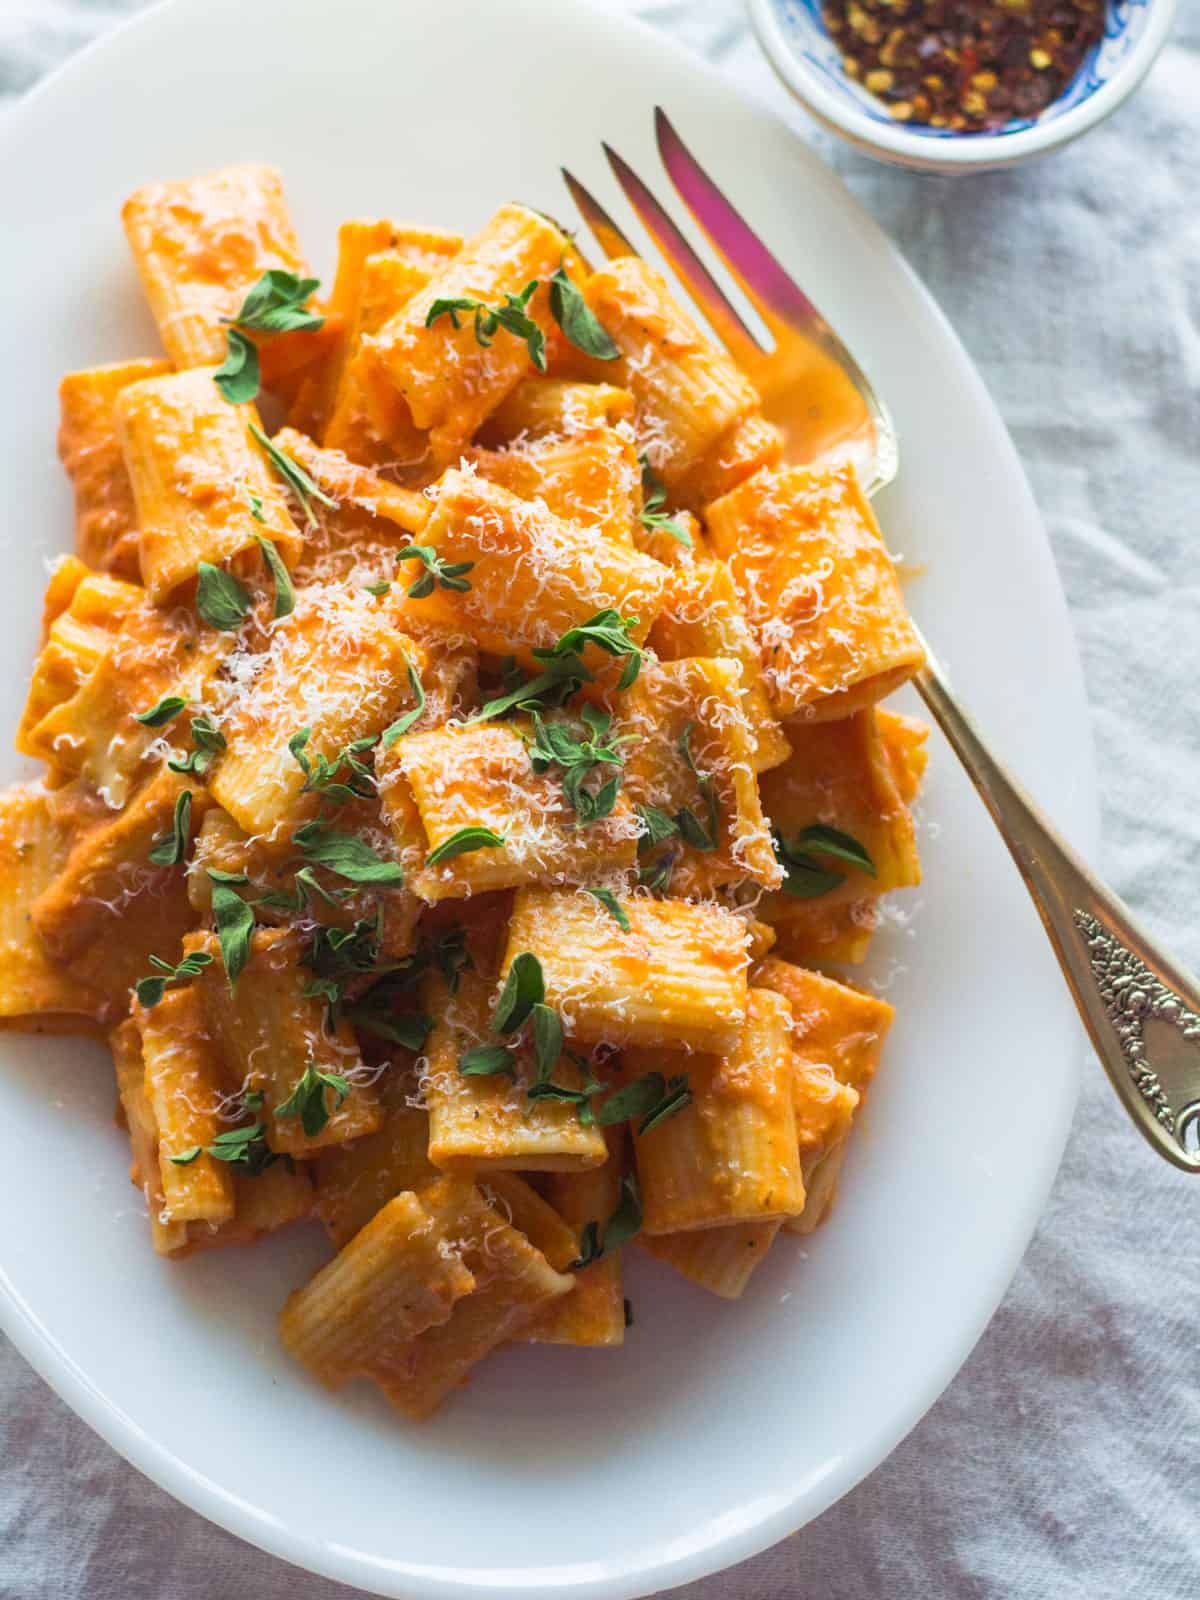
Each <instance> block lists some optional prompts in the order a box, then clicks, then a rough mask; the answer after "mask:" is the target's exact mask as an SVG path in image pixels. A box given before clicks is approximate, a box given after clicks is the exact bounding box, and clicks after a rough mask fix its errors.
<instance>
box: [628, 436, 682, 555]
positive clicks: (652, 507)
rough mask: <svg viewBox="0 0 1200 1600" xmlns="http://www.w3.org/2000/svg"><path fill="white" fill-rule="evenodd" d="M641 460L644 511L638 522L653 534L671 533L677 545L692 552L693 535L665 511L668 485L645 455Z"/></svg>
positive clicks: (640, 514) (639, 515)
mask: <svg viewBox="0 0 1200 1600" xmlns="http://www.w3.org/2000/svg"><path fill="white" fill-rule="evenodd" d="M639 460H640V461H641V464H642V509H641V511H640V512H639V513H638V521H639V522H640V523H641V525H642V527H643V528H648V529H649V530H650V532H651V533H669V534H670V535H671V537H672V539H674V540H675V541H676V543H677V544H681V545H683V547H684V549H685V550H690V549H691V548H692V536H691V534H690V533H689V532H688V531H687V529H686V528H685V527H684V526H683V524H682V523H681V522H676V521H675V520H674V519H673V518H672V517H670V516H668V515H667V513H666V512H665V511H664V510H663V507H664V506H665V505H666V503H667V486H666V484H665V483H664V482H663V481H662V479H661V478H660V477H659V475H658V473H657V472H655V470H654V468H653V467H652V466H651V465H650V463H649V461H647V459H646V457H645V456H644V455H643V456H640V457H639Z"/></svg>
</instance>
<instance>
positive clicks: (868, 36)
mask: <svg viewBox="0 0 1200 1600" xmlns="http://www.w3.org/2000/svg"><path fill="white" fill-rule="evenodd" d="M824 15H825V26H826V27H827V28H828V29H829V32H830V34H831V35H832V37H833V38H834V40H835V41H836V43H837V45H838V47H839V49H840V50H841V52H842V66H843V68H844V69H845V72H846V75H847V76H848V77H850V78H853V79H854V80H855V81H856V82H858V83H861V84H862V85H863V87H864V88H865V89H867V90H868V91H869V92H870V93H871V94H873V95H875V96H876V97H877V98H878V99H879V100H881V101H882V102H883V103H884V105H885V106H886V107H887V109H888V111H889V112H890V113H891V115H892V116H893V117H895V119H896V120H897V122H921V123H925V124H927V125H928V126H930V127H934V128H950V129H952V130H954V131H955V132H963V133H967V132H974V131H977V130H979V129H981V128H997V127H1002V126H1003V125H1004V124H1005V123H1006V122H1010V121H1011V120H1012V119H1013V118H1014V117H1035V116H1037V114H1038V113H1039V112H1040V111H1044V110H1045V109H1046V107H1047V106H1048V105H1050V104H1052V102H1053V101H1055V100H1057V99H1058V97H1059V95H1060V94H1061V93H1062V91H1063V90H1064V89H1065V88H1066V86H1067V84H1068V83H1069V82H1070V81H1071V79H1072V78H1073V77H1074V76H1075V73H1076V72H1077V71H1078V70H1079V66H1080V64H1081V62H1082V61H1083V58H1084V56H1086V55H1087V53H1088V51H1089V50H1090V49H1091V48H1092V46H1093V45H1095V44H1098V43H1099V41H1100V39H1101V38H1102V37H1103V34H1104V0H825V7H824Z"/></svg>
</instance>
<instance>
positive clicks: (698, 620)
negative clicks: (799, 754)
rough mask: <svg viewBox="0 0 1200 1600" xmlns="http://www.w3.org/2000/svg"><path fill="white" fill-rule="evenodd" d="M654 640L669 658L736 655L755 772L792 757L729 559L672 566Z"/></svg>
mask: <svg viewBox="0 0 1200 1600" xmlns="http://www.w3.org/2000/svg"><path fill="white" fill-rule="evenodd" d="M650 645H651V647H652V648H653V649H654V650H655V651H656V652H657V654H658V655H660V656H661V657H662V659H663V660H664V661H680V660H682V659H684V658H685V657H687V656H721V657H724V658H725V659H726V660H729V661H736V662H737V663H738V664H739V665H740V667H741V669H742V677H741V685H740V693H741V698H742V708H743V710H744V711H745V713H746V721H747V722H748V723H749V724H750V733H751V737H752V739H753V741H754V753H753V758H752V759H753V766H754V770H755V772H766V771H767V770H768V769H769V768H771V767H777V766H779V765H780V763H781V762H783V761H786V760H787V758H788V753H789V751H790V749H791V746H790V745H789V744H788V742H787V738H786V737H785V735H784V732H783V729H782V728H781V727H780V725H779V723H778V722H777V721H776V719H775V716H774V714H773V713H772V711H771V706H770V702H769V701H768V699H767V694H766V690H765V688H764V687H763V679H762V670H761V667H760V664H759V658H758V650H757V648H756V646H755V644H754V640H753V638H752V637H751V634H750V628H749V626H748V624H747V622H746V617H745V613H744V612H743V611H742V605H741V601H740V600H739V599H738V595H737V590H736V588H735V587H734V583H733V577H732V575H731V574H730V571H729V568H728V566H727V565H726V564H725V562H723V561H696V562H694V563H691V564H689V565H687V566H678V567H674V568H672V570H671V576H670V578H669V579H668V580H667V586H666V588H665V590H664V591H663V605H662V610H661V611H660V612H659V614H658V616H657V617H656V618H655V622H654V626H653V628H652V629H651V630H650Z"/></svg>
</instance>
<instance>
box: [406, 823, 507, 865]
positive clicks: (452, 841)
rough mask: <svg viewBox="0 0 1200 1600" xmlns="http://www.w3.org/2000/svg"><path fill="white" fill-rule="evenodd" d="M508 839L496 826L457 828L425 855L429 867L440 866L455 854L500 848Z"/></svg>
mask: <svg viewBox="0 0 1200 1600" xmlns="http://www.w3.org/2000/svg"><path fill="white" fill-rule="evenodd" d="M506 842H507V841H506V840H505V837H504V835H503V834H502V833H497V832H496V831H495V829H494V828H483V827H468V828H456V829H455V830H454V832H453V833H452V834H451V835H450V837H449V838H448V839H443V840H442V842H441V844H439V845H436V846H435V847H434V848H433V849H432V850H431V851H430V852H429V854H428V855H427V856H426V857H425V865H426V866H427V867H436V866H439V865H440V864H441V863H442V862H443V861H453V860H454V858H455V856H465V855H467V854H469V853H470V852H472V851H475V850H500V849H502V848H503V846H504V845H505V843H506Z"/></svg>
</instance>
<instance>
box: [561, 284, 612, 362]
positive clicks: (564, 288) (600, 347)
mask: <svg viewBox="0 0 1200 1600" xmlns="http://www.w3.org/2000/svg"><path fill="white" fill-rule="evenodd" d="M550 314H551V316H552V317H553V318H554V320H555V322H557V323H558V325H559V327H560V328H561V329H562V331H563V333H564V334H565V335H566V338H567V341H568V342H569V343H570V344H573V345H574V346H575V348H576V350H582V351H583V353H584V355H588V356H594V357H595V358H596V360H597V361H616V360H617V359H618V358H619V357H620V354H621V347H620V346H619V345H618V344H617V342H616V340H615V339H614V338H613V337H612V335H611V334H610V333H609V332H608V330H607V328H605V327H604V326H603V324H602V323H601V322H600V320H599V318H598V317H597V316H596V314H595V312H594V311H593V310H592V308H591V306H589V305H588V303H587V301H586V300H585V299H584V298H583V294H582V292H581V290H580V288H579V286H578V284H576V283H575V282H573V281H572V279H570V278H569V277H568V276H567V273H566V269H565V267H562V266H560V267H559V269H558V271H557V272H556V273H555V274H554V276H553V277H552V278H551V279H550Z"/></svg>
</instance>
